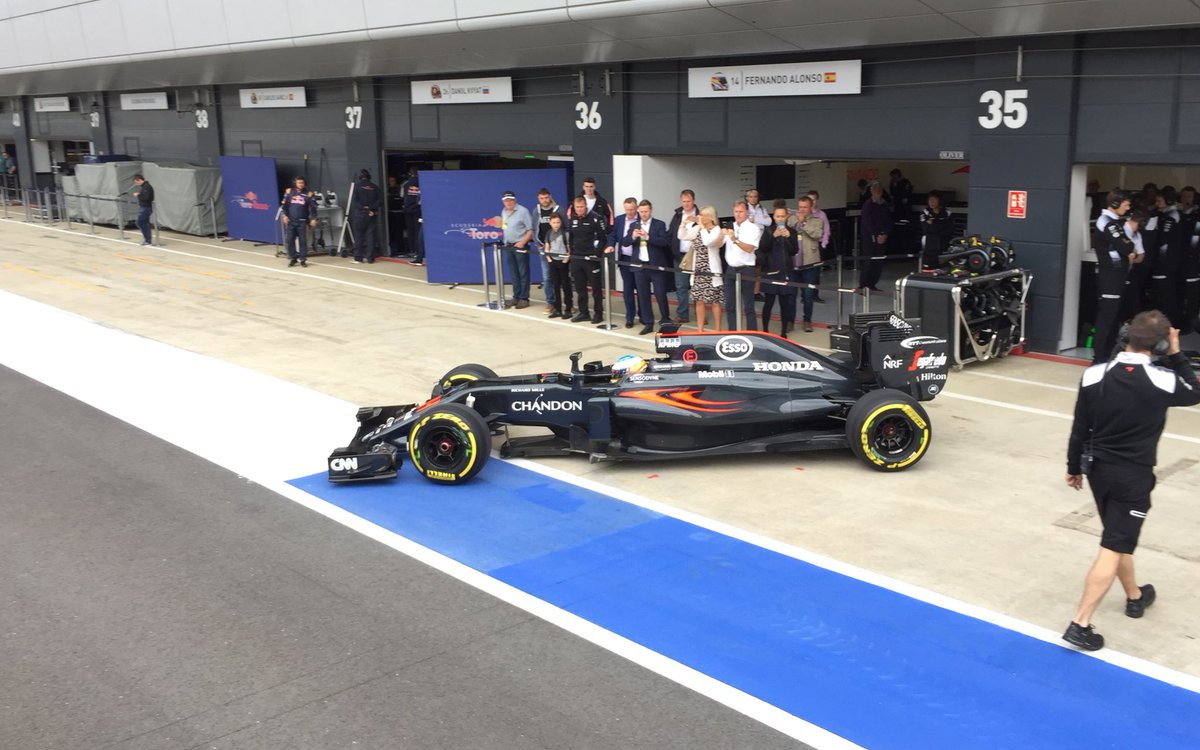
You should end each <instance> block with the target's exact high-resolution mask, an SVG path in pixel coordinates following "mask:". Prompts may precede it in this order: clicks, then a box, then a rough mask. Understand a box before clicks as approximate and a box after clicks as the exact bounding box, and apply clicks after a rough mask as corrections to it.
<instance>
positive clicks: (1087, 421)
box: [1063, 310, 1200, 651]
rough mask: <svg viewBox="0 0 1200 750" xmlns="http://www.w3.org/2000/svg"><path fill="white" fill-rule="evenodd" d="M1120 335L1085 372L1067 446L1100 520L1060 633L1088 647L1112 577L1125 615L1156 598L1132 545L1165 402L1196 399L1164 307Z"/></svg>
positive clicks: (1074, 480) (1199, 399) (1192, 376)
mask: <svg viewBox="0 0 1200 750" xmlns="http://www.w3.org/2000/svg"><path fill="white" fill-rule="evenodd" d="M1120 338H1121V340H1122V341H1123V342H1124V344H1125V350H1124V351H1122V352H1120V353H1119V354H1117V355H1116V356H1115V357H1114V358H1113V359H1112V361H1111V362H1105V363H1103V364H1098V365H1092V366H1091V367H1089V368H1088V369H1087V370H1085V371H1084V373H1083V380H1082V382H1081V383H1080V387H1079V396H1078V398H1077V400H1076V402H1075V422H1074V423H1073V424H1072V425H1071V439H1070V442H1069V443H1068V447H1067V476H1066V482H1067V486H1069V487H1071V488H1073V489H1076V490H1081V489H1083V477H1084V475H1087V478H1088V485H1089V486H1090V487H1091V490H1092V496H1093V497H1094V498H1095V500H1096V511H1097V514H1098V515H1099V517H1100V522H1101V524H1102V525H1103V527H1104V532H1103V534H1102V535H1101V537H1100V552H1099V554H1098V555H1097V557H1096V561H1095V562H1094V563H1092V567H1091V570H1089V571H1088V574H1087V578H1086V579H1085V582H1084V589H1083V597H1082V598H1081V599H1080V601H1079V608H1078V609H1077V610H1076V612H1075V619H1074V620H1072V622H1071V624H1070V626H1069V627H1068V628H1067V630H1066V632H1065V633H1063V640H1065V641H1067V642H1068V643H1070V644H1072V645H1075V646H1078V647H1079V648H1082V649H1085V650H1087V651H1096V650H1098V649H1101V648H1103V647H1104V637H1103V636H1101V635H1100V634H1099V633H1097V632H1096V631H1095V628H1094V626H1093V625H1092V615H1093V614H1094V613H1095V611H1096V608H1097V607H1098V606H1100V602H1101V600H1103V599H1104V595H1105V594H1107V593H1108V589H1109V588H1110V587H1111V586H1112V583H1113V579H1114V578H1119V579H1120V581H1121V587H1122V588H1123V589H1124V590H1125V596H1126V601H1125V614H1126V616H1128V617H1141V616H1142V614H1143V613H1145V611H1146V608H1147V607H1149V606H1150V605H1151V604H1153V603H1154V598H1155V591H1154V587H1153V586H1151V585H1150V584H1146V585H1145V586H1138V585H1137V579H1136V578H1135V577H1134V573H1133V551H1134V549H1135V548H1136V547H1137V542H1138V535H1139V534H1140V533H1141V530H1142V523H1143V521H1145V519H1146V514H1147V513H1148V512H1149V511H1150V491H1151V490H1153V489H1154V483H1155V478H1154V464H1155V463H1156V461H1157V449H1158V440H1159V438H1160V437H1161V436H1162V431H1163V427H1165V426H1166V422H1167V409H1168V408H1169V407H1172V406H1192V405H1194V404H1198V403H1200V383H1198V382H1197V381H1196V373H1195V372H1193V371H1192V366H1191V364H1189V362H1188V359H1187V357H1186V356H1184V355H1183V354H1182V353H1181V352H1180V351H1179V330H1178V329H1176V328H1172V327H1171V324H1170V322H1169V321H1168V320H1167V317H1166V316H1165V315H1163V314H1162V313H1161V312H1159V311H1158V310H1149V311H1147V312H1143V313H1139V314H1138V315H1137V316H1136V317H1134V319H1133V321H1132V322H1131V323H1130V324H1129V325H1128V327H1127V328H1124V329H1122V331H1121V334H1120ZM1163 355H1165V357H1164V359H1163V360H1162V361H1163V363H1164V364H1165V365H1167V366H1166V367H1162V366H1159V365H1156V364H1153V363H1152V361H1151V357H1152V356H1163Z"/></svg>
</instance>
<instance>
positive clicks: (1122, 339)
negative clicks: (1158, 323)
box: [1117, 323, 1171, 357]
mask: <svg viewBox="0 0 1200 750" xmlns="http://www.w3.org/2000/svg"><path fill="white" fill-rule="evenodd" d="M1117 343H1119V344H1120V345H1121V348H1122V349H1124V348H1125V347H1127V346H1129V324H1128V323H1122V324H1121V329H1120V330H1119V331H1117ZM1170 348H1171V342H1170V341H1167V339H1166V337H1163V338H1161V339H1159V340H1158V341H1155V342H1154V348H1153V349H1151V350H1150V351H1151V353H1152V354H1154V356H1156V357H1163V356H1166V353H1167V351H1168V350H1170Z"/></svg>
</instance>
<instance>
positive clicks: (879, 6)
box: [712, 0, 933, 29]
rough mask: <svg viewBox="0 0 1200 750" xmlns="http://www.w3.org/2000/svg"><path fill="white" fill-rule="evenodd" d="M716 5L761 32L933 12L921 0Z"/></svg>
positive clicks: (727, 1) (723, 1) (730, 0)
mask: <svg viewBox="0 0 1200 750" xmlns="http://www.w3.org/2000/svg"><path fill="white" fill-rule="evenodd" d="M712 4H713V6H714V7H716V8H719V9H721V10H722V11H724V12H725V13H728V14H729V15H731V16H734V17H736V18H740V19H742V20H743V21H746V22H747V23H752V24H754V25H755V26H758V27H759V28H762V29H772V28H778V27H781V26H806V25H809V24H818V23H838V22H840V21H865V20H870V19H880V18H902V17H905V16H919V15H925V14H930V13H933V11H932V10H931V9H930V8H929V6H928V5H926V4H924V3H922V2H921V1H920V0H883V1H881V0H837V2H824V1H823V0H770V1H769V2H753V3H744V2H741V3H739V2H737V0H713V3H712Z"/></svg>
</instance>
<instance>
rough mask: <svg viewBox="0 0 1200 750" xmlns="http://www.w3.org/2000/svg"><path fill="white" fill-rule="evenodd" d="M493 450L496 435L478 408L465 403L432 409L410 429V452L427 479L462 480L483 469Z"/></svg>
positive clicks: (439, 481)
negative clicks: (490, 429) (472, 407)
mask: <svg viewBox="0 0 1200 750" xmlns="http://www.w3.org/2000/svg"><path fill="white" fill-rule="evenodd" d="M491 453H492V435H491V432H490V431H489V430H488V426H487V423H486V422H484V421H483V417H481V416H479V414H478V412H476V411H475V410H474V409H471V408H469V407H466V406H463V405H462V404H444V405H441V406H434V407H433V408H431V409H429V413H428V414H426V415H425V416H423V417H421V419H419V420H418V421H417V423H416V424H414V425H413V427H412V429H411V430H409V432H408V455H409V457H410V458H412V462H413V466H414V467H415V468H416V470H417V471H418V472H420V473H421V474H422V475H423V476H424V477H425V478H426V479H428V480H429V481H431V482H437V483H438V484H462V483H463V482H466V481H469V480H470V479H471V478H472V477H474V476H475V475H476V474H478V473H479V470H480V469H482V468H483V465H484V464H485V463H487V460H488V457H489V456H490V455H491Z"/></svg>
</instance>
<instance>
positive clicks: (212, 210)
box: [208, 198, 221, 240]
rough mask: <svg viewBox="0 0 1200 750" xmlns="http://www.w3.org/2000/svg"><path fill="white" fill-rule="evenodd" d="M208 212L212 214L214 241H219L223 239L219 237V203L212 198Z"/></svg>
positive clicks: (209, 201)
mask: <svg viewBox="0 0 1200 750" xmlns="http://www.w3.org/2000/svg"><path fill="white" fill-rule="evenodd" d="M208 212H209V213H210V214H212V223H213V239H214V240H219V239H221V238H220V237H219V236H218V235H217V202H216V201H215V200H214V199H212V198H209V199H208Z"/></svg>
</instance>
